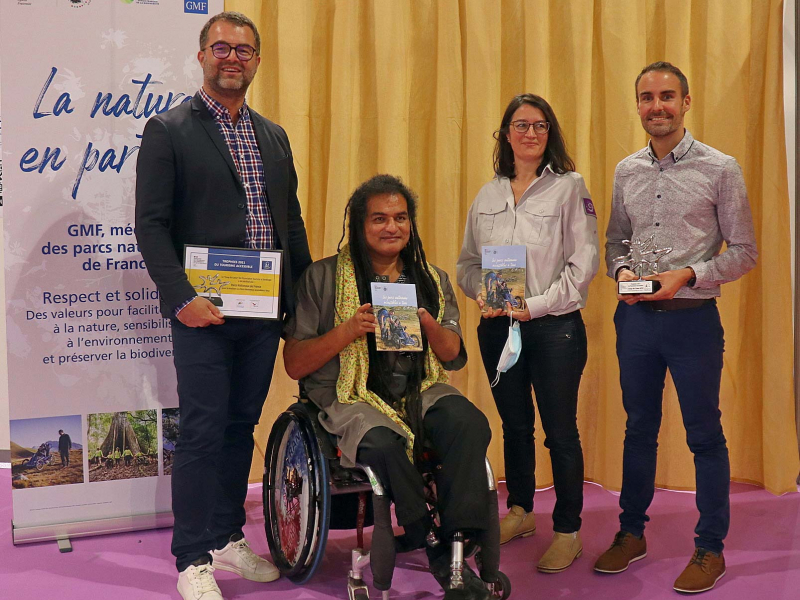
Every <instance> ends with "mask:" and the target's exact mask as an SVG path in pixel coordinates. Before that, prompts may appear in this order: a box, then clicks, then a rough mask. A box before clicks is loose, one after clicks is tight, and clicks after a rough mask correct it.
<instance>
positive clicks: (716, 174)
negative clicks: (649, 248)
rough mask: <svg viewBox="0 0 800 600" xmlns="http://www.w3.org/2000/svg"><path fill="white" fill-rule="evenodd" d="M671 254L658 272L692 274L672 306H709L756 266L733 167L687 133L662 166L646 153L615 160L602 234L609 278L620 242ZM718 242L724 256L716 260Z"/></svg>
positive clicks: (746, 207)
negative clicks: (690, 301) (702, 301)
mask: <svg viewBox="0 0 800 600" xmlns="http://www.w3.org/2000/svg"><path fill="white" fill-rule="evenodd" d="M651 236H654V241H655V245H656V247H658V248H665V247H667V248H672V252H670V253H669V254H667V255H666V256H664V257H663V258H662V259H661V260H660V261H659V263H658V270H659V271H660V272H663V271H669V270H675V269H682V268H684V267H692V269H694V272H695V274H696V275H697V281H696V282H695V284H694V286H693V287H691V288H689V287H683V288H681V289H680V290H678V292H677V293H676V294H675V297H676V298H713V297H715V296H719V295H720V285H721V284H723V283H727V282H728V281H734V280H736V279H738V278H739V277H741V276H742V275H744V274H745V273H747V272H748V271H749V270H750V269H752V268H753V267H754V266H755V264H756V257H757V256H758V251H757V250H756V240H755V233H754V231H753V219H752V216H751V214H750V204H749V203H748V201H747V189H746V187H745V184H744V178H743V177H742V170H741V169H740V168H739V165H738V163H737V162H736V159H734V158H733V157H731V156H727V155H725V154H723V153H722V152H720V151H718V150H715V149H714V148H712V147H710V146H707V145H705V144H703V143H701V142H698V141H697V140H695V139H694V138H693V137H692V134H691V133H689V131H688V130H687V131H686V133H685V135H684V136H683V139H682V140H681V142H680V143H679V144H678V145H677V146H675V148H674V149H673V150H672V152H670V153H669V154H667V156H665V157H664V158H662V159H661V160H658V159H657V158H656V157H655V154H654V153H653V151H652V148H651V146H650V145H649V144H648V146H647V147H646V148H644V149H642V150H640V151H639V152H637V153H635V154H632V155H631V156H629V157H628V158H626V159H624V160H622V161H621V162H620V163H619V164H618V165H617V169H616V172H615V173H614V195H613V200H612V206H611V218H610V220H609V223H608V229H607V230H606V266H607V267H608V275H609V277H612V278H613V277H614V275H615V273H616V272H617V270H618V269H619V268H620V267H622V266H630V265H629V264H626V262H625V261H622V262H614V259H615V258H617V257H623V256H625V255H626V254H628V252H629V250H628V247H627V246H626V245H624V244H623V243H622V241H623V240H632V239H633V240H635V239H641V240H642V241H646V240H648V239H649V238H650V237H651ZM723 240H724V241H725V243H726V244H727V246H728V247H727V250H726V251H725V252H723V253H722V254H720V249H721V248H722V242H723Z"/></svg>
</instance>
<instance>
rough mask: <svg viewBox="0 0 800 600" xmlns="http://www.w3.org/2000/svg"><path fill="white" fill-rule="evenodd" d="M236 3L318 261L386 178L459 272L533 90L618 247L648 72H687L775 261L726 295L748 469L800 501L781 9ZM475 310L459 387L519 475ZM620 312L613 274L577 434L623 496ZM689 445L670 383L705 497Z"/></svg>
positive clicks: (692, 118) (672, 415) (682, 4)
mask: <svg viewBox="0 0 800 600" xmlns="http://www.w3.org/2000/svg"><path fill="white" fill-rule="evenodd" d="M225 7H226V9H227V10H238V11H241V12H243V13H245V14H247V15H248V16H250V17H251V18H252V19H253V20H254V21H255V23H256V24H257V25H258V27H259V29H260V32H261V38H262V49H261V57H262V61H261V66H260V69H259V73H258V75H257V77H256V80H255V81H254V83H253V85H252V87H251V92H250V96H249V102H250V104H251V105H252V106H253V107H254V108H256V109H257V110H259V111H260V112H261V113H262V114H264V115H265V116H267V117H268V118H270V119H272V120H274V121H276V122H277V123H279V124H281V125H282V126H283V127H284V128H285V129H286V130H287V132H288V134H289V138H290V140H291V142H292V145H293V152H294V161H295V165H296V168H297V171H298V175H299V180H300V190H299V196H300V201H301V203H302V206H303V215H304V217H305V221H306V226H307V228H308V235H309V241H310V244H311V252H312V255H313V257H314V258H315V259H320V258H322V257H324V256H328V255H330V254H333V253H334V252H335V250H336V245H337V242H338V241H339V238H340V236H341V232H342V216H343V212H344V206H345V203H346V201H347V199H348V197H349V195H350V193H351V192H352V190H353V189H354V188H355V187H356V185H357V184H358V183H360V182H361V181H363V180H364V179H366V178H368V177H370V176H371V175H373V174H375V173H379V172H386V173H393V174H397V175H400V176H401V177H403V179H404V180H405V181H406V183H408V184H409V185H410V186H411V187H412V188H413V189H414V190H415V191H416V192H417V193H418V194H419V197H420V206H421V209H420V213H421V216H420V221H421V222H420V229H421V234H422V238H423V240H424V242H425V246H426V250H427V253H428V257H429V259H430V260H431V261H432V262H434V263H435V264H437V265H439V266H441V267H442V268H444V269H445V270H446V271H448V272H449V273H450V274H451V275H452V276H454V274H455V263H456V257H457V255H458V252H459V249H460V246H461V238H462V234H463V229H464V223H465V219H466V214H467V210H468V208H469V206H470V203H471V202H472V200H473V198H474V196H475V194H476V193H477V191H478V189H479V188H480V187H481V185H482V184H483V183H484V182H486V181H488V180H489V179H490V178H491V177H492V166H491V155H492V149H493V144H494V141H493V139H492V132H493V131H494V130H495V129H496V128H497V127H498V125H499V122H500V118H501V116H502V112H503V109H504V108H505V106H506V104H507V103H508V101H509V100H510V98H511V97H512V96H514V95H515V94H518V93H521V92H533V93H536V94H540V95H542V96H544V97H545V98H546V99H547V100H548V101H549V102H550V103H551V104H552V105H553V107H554V109H555V111H556V114H557V115H558V117H559V120H560V122H561V124H562V126H563V129H564V132H565V135H566V139H567V143H568V147H569V149H570V151H571V153H572V156H573V158H574V159H575V162H576V165H577V169H578V171H579V172H580V173H581V174H582V175H583V176H584V177H585V178H586V181H587V184H588V187H589V190H590V191H591V193H592V196H593V198H594V201H595V205H596V207H597V211H598V214H599V217H600V218H599V222H598V229H599V233H600V236H601V240H603V239H604V235H605V226H606V223H607V220H608V216H609V210H610V206H611V194H610V191H611V186H612V180H613V174H614V167H615V165H616V164H617V162H619V161H620V160H621V159H622V158H624V157H625V156H627V155H629V154H631V153H633V152H635V151H636V150H638V149H640V148H642V147H643V146H644V145H645V143H646V136H645V133H644V132H643V130H642V128H641V125H640V123H639V119H638V117H637V115H636V107H635V102H634V98H635V97H634V79H635V77H636V75H637V74H638V73H639V71H640V70H641V68H642V67H643V66H644V65H646V64H648V63H650V62H653V61H656V60H668V61H671V62H673V63H674V64H676V65H678V66H679V67H680V68H681V69H682V70H683V71H684V72H685V73H686V75H687V77H688V79H689V84H690V92H691V95H692V99H693V102H692V109H691V111H690V112H689V113H688V115H687V126H688V128H689V129H690V130H691V131H692V133H693V135H694V136H695V137H696V138H697V139H699V140H701V141H703V142H705V143H707V144H710V145H711V146H713V147H715V148H718V149H719V150H721V151H723V152H725V153H727V154H731V155H733V156H735V157H736V158H737V160H738V161H739V163H740V165H741V166H742V168H743V170H744V174H745V179H746V181H747V187H748V190H749V193H750V201H751V205H752V209H753V218H754V221H755V226H756V233H757V237H758V244H759V250H760V257H759V265H758V267H757V268H756V269H755V270H754V271H753V272H751V273H749V274H748V275H747V276H745V277H744V278H743V280H740V281H738V282H735V283H732V284H728V285H726V286H724V289H723V297H722V299H721V301H720V311H721V313H722V319H723V324H724V326H725V331H726V351H725V368H724V371H723V379H722V393H721V405H722V412H723V423H724V428H725V432H726V435H727V438H728V443H729V446H730V452H731V463H732V476H733V478H734V479H735V480H737V481H747V482H755V483H758V484H759V485H763V486H764V487H766V489H768V490H770V491H771V492H773V493H784V492H787V491H791V490H795V489H796V488H795V477H796V476H797V473H798V469H799V465H798V456H797V454H798V453H797V436H796V432H795V427H794V401H793V383H792V333H791V332H792V328H791V323H792V312H791V310H792V307H791V282H790V279H789V273H790V269H789V260H790V240H789V204H788V192H787V176H786V159H785V149H784V146H783V140H784V135H783V130H784V126H783V123H784V121H783V100H782V79H781V72H782V71H781V69H782V63H781V60H782V57H781V43H782V40H781V36H782V3H781V2H780V1H779V0H761V1H759V2H753V1H751V0H648V1H642V0H605V1H603V0H530V1H523V0H501V1H498V0H461V1H458V0H375V1H367V0H362V1H359V0H316V1H315V0H269V1H268V0H265V1H263V2H262V1H261V0H226V2H225ZM459 305H460V307H461V310H462V321H461V322H462V327H463V329H464V335H465V341H466V345H467V349H468V352H469V355H470V357H471V359H470V362H469V364H468V366H467V367H466V368H465V369H464V370H463V371H461V372H459V373H457V374H455V375H454V377H453V382H454V383H455V385H457V386H458V387H459V388H460V389H461V390H462V391H463V392H464V393H465V394H466V395H467V396H468V397H469V398H470V399H471V400H472V401H473V402H474V403H475V404H477V405H478V406H479V407H480V408H481V409H482V410H483V411H484V412H485V413H486V414H487V415H488V416H489V419H490V422H491V424H492V431H493V433H494V438H493V440H492V445H491V447H490V459H491V461H492V463H493V465H494V466H495V468H496V471H497V473H498V474H500V475H502V474H503V472H504V466H503V460H502V444H501V440H502V430H501V424H500V420H499V417H498V416H497V412H496V410H495V407H494V403H493V400H492V396H491V394H490V391H489V386H488V384H487V378H486V375H485V373H484V371H483V368H482V365H481V362H480V354H479V349H478V344H477V341H476V335H475V328H476V326H477V324H478V320H479V318H480V317H479V313H478V310H477V308H476V306H475V305H474V303H473V302H471V301H468V300H466V299H465V298H464V296H463V295H461V294H460V293H459ZM615 305H616V300H615V293H614V286H613V283H612V281H611V280H610V279H608V278H607V277H605V276H604V275H603V274H602V273H601V274H599V275H598V276H597V278H596V279H595V281H594V282H593V283H592V286H591V291H590V296H589V302H588V306H587V308H586V309H585V310H584V311H583V314H584V319H585V321H586V325H587V329H588V335H589V362H588V364H587V366H586V370H585V373H584V376H583V381H582V384H581V392H580V403H579V425H580V432H581V438H582V442H583V449H584V454H585V457H586V478H587V479H588V480H591V481H596V482H599V483H601V484H603V485H604V486H606V487H607V488H609V489H619V488H620V485H621V479H622V442H623V435H624V431H625V413H624V411H623V408H622V404H621V393H620V389H619V383H618V380H619V373H618V366H617V359H616V354H615V333H614V326H613V322H612V315H613V312H614V309H615ZM296 393H297V386H296V384H295V382H293V381H291V380H290V379H289V378H288V377H287V376H286V374H285V373H284V371H283V366H282V362H281V361H280V360H279V361H278V364H277V365H276V369H275V376H274V380H273V385H272V389H271V391H270V394H269V398H268V401H267V403H266V406H265V409H264V413H263V415H262V420H261V424H260V425H259V427H258V428H257V430H256V439H257V452H256V455H255V456H254V460H253V469H252V472H251V477H252V479H253V480H254V481H255V480H259V479H260V478H261V473H262V470H263V453H264V449H265V446H266V442H267V438H268V434H269V430H270V427H271V424H272V422H273V421H274V419H275V417H276V416H277V414H279V413H280V411H282V410H283V409H284V408H285V407H286V406H288V404H289V403H290V402H291V401H292V395H293V394H296ZM537 423H538V415H537ZM684 440H685V434H684V430H683V427H682V423H681V419H680V410H679V407H678V404H677V399H676V397H675V391H674V388H673V387H672V384H671V382H668V384H667V390H666V392H665V396H664V420H663V426H662V430H661V438H660V453H659V461H658V472H657V483H658V485H659V486H663V487H668V488H673V489H692V488H694V466H693V461H692V456H691V454H690V452H689V450H688V449H687V447H686V444H685V441H684ZM542 441H543V435H542V434H541V430H540V428H538V426H537V447H536V452H537V455H536V459H537V460H536V462H537V467H536V473H537V482H538V485H539V486H540V487H541V486H546V485H549V484H550V483H551V482H552V473H551V470H550V461H549V456H548V453H547V450H546V449H545V448H544V447H543V445H542Z"/></svg>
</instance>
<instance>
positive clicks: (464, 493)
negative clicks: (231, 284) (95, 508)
mask: <svg viewBox="0 0 800 600" xmlns="http://www.w3.org/2000/svg"><path fill="white" fill-rule="evenodd" d="M416 211H417V201H416V197H415V195H414V194H413V192H412V191H411V190H410V189H409V188H407V187H406V186H405V185H404V184H403V183H402V182H401V181H400V180H399V179H397V178H396V177H392V176H389V175H378V176H375V177H373V178H372V179H370V180H368V181H366V182H365V183H363V184H362V185H361V186H359V187H358V189H356V190H355V192H354V193H353V195H352V196H351V198H350V200H349V202H348V205H347V208H346V210H345V221H346V223H347V227H348V230H349V233H348V242H349V243H348V244H346V245H344V246H342V243H341V241H340V249H339V252H338V254H337V255H335V256H331V257H328V258H325V259H323V260H320V261H317V262H315V263H314V264H313V265H311V266H310V267H309V268H308V269H307V270H306V272H305V274H304V275H303V277H302V279H301V281H300V283H299V285H298V289H297V310H296V315H295V317H294V318H293V319H292V320H291V321H290V322H289V324H288V326H287V330H286V345H285V347H284V363H285V366H286V371H287V372H288V374H289V375H290V376H291V377H292V378H294V379H300V380H301V383H302V385H303V387H304V389H305V392H306V393H307V395H308V397H309V399H310V400H311V401H312V402H314V404H316V405H317V406H318V407H319V408H320V409H321V412H320V417H319V419H320V423H321V425H322V426H323V428H324V429H325V430H327V431H328V432H330V433H332V434H334V435H336V436H337V438H338V446H339V449H340V451H341V454H342V457H341V463H342V466H345V467H348V466H353V465H354V464H355V463H359V464H361V465H366V466H368V467H370V468H371V469H372V470H373V471H374V473H375V474H376V475H377V477H378V479H379V480H380V482H381V484H382V485H383V487H384V489H385V490H386V493H388V495H389V497H390V498H391V499H392V501H393V502H394V504H395V516H396V518H397V522H398V524H399V525H401V526H403V528H404V530H405V534H404V535H403V536H400V537H399V538H397V546H398V550H399V551H404V550H414V549H418V548H422V547H426V537H427V536H428V534H429V532H431V530H432V526H433V524H432V523H431V519H430V516H429V511H428V508H427V505H426V502H425V484H424V482H423V479H422V476H421V475H420V473H419V471H418V470H417V465H419V464H420V462H421V460H422V455H423V449H424V448H432V449H433V450H434V451H435V452H436V453H437V455H438V458H439V460H440V461H441V469H440V470H437V481H436V484H437V496H438V506H437V509H438V514H439V517H440V527H439V528H438V531H437V532H436V533H437V534H438V536H439V539H440V540H441V541H442V543H439V544H438V545H436V546H435V547H431V545H429V544H428V545H427V548H426V550H427V552H428V558H429V562H430V567H431V572H432V573H433V574H434V576H435V577H436V579H437V580H438V581H439V583H440V584H442V586H443V587H444V588H448V587H449V584H450V554H449V547H450V542H451V540H453V538H454V536H456V534H459V536H458V539H460V537H461V535H466V536H468V537H471V536H476V537H478V538H480V536H481V534H482V532H485V531H486V530H487V529H488V528H490V527H491V525H492V523H493V522H492V521H491V519H490V515H489V514H488V513H489V512H490V511H489V505H490V503H489V490H488V488H487V474H486V466H485V456H486V449H487V447H488V445H489V440H490V438H491V430H490V428H489V424H488V421H487V420H486V417H485V416H484V415H483V413H482V412H481V411H480V410H479V409H478V408H476V407H475V406H474V405H473V404H472V403H471V402H470V401H469V400H467V399H466V398H465V397H464V396H463V395H461V393H460V392H459V391H458V390H457V389H456V388H454V387H452V386H450V385H448V383H447V380H448V377H447V373H446V371H448V370H456V369H460V368H462V367H463V366H464V364H465V363H466V360H467V356H466V351H465V349H464V345H463V343H462V340H461V329H460V327H459V324H458V319H459V311H458V305H457V304H456V300H455V296H454V294H453V289H452V286H451V285H450V281H449V279H448V276H447V274H446V273H445V272H444V271H442V270H441V269H439V268H437V267H435V266H433V265H431V264H429V263H428V262H427V261H426V259H425V252H424V250H423V247H422V241H421V240H420V237H419V232H418V229H417V224H416ZM343 240H344V234H343V235H342V241H343ZM374 281H378V282H389V283H406V284H413V285H415V286H416V293H417V298H418V304H419V307H420V308H419V310H418V315H419V320H420V325H421V330H422V350H423V351H422V352H391V351H388V352H378V351H377V348H376V343H375V331H376V327H377V322H376V318H375V316H374V315H373V311H372V306H371V301H372V298H371V291H370V283H371V282H374ZM494 525H495V526H496V522H494ZM473 539H474V538H473ZM431 541H432V540H431ZM434 543H435V542H434ZM489 595H490V594H489V592H488V591H487V589H486V587H485V586H484V585H483V583H482V582H481V580H480V579H479V578H478V577H477V576H476V575H475V574H474V573H473V572H472V571H471V570H469V569H467V570H465V573H464V587H463V589H460V590H459V597H466V598H481V599H483V598H488V597H489Z"/></svg>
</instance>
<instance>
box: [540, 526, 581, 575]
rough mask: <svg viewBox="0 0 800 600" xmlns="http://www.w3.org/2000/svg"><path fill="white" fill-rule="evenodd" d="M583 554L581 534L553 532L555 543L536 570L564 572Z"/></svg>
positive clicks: (576, 532)
mask: <svg viewBox="0 0 800 600" xmlns="http://www.w3.org/2000/svg"><path fill="white" fill-rule="evenodd" d="M581 552H583V542H581V532H580V531H574V532H572V533H559V532H558V531H554V532H553V541H552V542H551V544H550V547H549V548H548V549H547V552H545V553H544V555H543V556H542V558H540V559H539V564H538V565H536V568H537V569H539V571H541V572H542V573H558V572H560V571H563V570H564V569H566V568H567V567H568V566H570V565H571V564H572V562H573V561H574V560H575V559H576V558H578V557H579V556H580V555H581Z"/></svg>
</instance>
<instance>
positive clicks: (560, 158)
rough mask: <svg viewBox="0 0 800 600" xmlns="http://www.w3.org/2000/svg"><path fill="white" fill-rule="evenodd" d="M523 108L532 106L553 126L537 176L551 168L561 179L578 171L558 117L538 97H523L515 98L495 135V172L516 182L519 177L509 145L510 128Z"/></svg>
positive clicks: (525, 95)
mask: <svg viewBox="0 0 800 600" xmlns="http://www.w3.org/2000/svg"><path fill="white" fill-rule="evenodd" d="M523 104H530V105H531V106H533V107H534V108H538V109H539V110H540V111H542V114H544V118H545V121H547V122H548V123H550V131H549V133H548V137H547V147H545V149H544V156H542V163H541V164H540V165H539V168H538V169H536V175H537V176H538V175H541V174H542V171H544V168H545V167H546V166H547V165H548V164H549V165H550V168H551V169H553V171H554V172H556V173H558V174H559V175H561V174H564V173H567V172H569V171H574V170H575V163H574V162H573V160H572V159H571V158H570V156H569V154H568V153H567V145H566V143H565V142H564V136H563V135H562V133H561V126H560V125H559V124H558V119H556V113H555V112H553V109H552V108H551V107H550V105H549V104H548V103H547V100H545V99H544V98H542V97H541V96H537V95H535V94H520V95H519V96H514V97H513V98H512V99H511V102H509V103H508V106H507V107H506V112H505V113H503V120H502V121H501V122H500V129H498V130H497V131H495V132H494V139H495V140H497V143H496V144H495V147H494V172H495V173H496V174H497V175H498V176H501V177H508V178H509V179H514V178H515V177H516V176H517V171H516V168H515V167H514V151H513V150H512V148H511V143H510V142H509V141H508V131H509V127H510V126H511V118H512V117H513V116H514V113H515V112H517V109H518V108H519V107H520V106H522V105H523Z"/></svg>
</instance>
